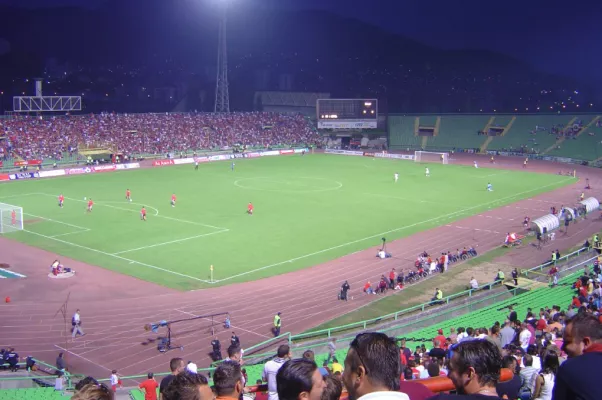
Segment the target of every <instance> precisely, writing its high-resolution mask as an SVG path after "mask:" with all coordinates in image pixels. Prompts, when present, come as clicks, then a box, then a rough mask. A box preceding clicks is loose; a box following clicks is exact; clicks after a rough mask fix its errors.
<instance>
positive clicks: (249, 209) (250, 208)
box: [247, 202, 253, 215]
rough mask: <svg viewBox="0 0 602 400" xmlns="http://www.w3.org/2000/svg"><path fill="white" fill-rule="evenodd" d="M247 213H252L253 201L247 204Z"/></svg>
mask: <svg viewBox="0 0 602 400" xmlns="http://www.w3.org/2000/svg"><path fill="white" fill-rule="evenodd" d="M247 214H249V215H253V203H251V202H249V205H248V206H247Z"/></svg>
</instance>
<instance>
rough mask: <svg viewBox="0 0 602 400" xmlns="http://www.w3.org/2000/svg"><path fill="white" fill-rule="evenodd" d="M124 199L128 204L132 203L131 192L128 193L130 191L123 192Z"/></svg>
mask: <svg viewBox="0 0 602 400" xmlns="http://www.w3.org/2000/svg"><path fill="white" fill-rule="evenodd" d="M125 199H126V200H127V201H129V202H132V192H130V189H126V190H125Z"/></svg>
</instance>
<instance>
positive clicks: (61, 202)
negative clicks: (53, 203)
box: [59, 193, 65, 208]
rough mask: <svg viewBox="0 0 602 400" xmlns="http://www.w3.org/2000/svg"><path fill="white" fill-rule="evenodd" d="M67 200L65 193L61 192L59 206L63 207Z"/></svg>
mask: <svg viewBox="0 0 602 400" xmlns="http://www.w3.org/2000/svg"><path fill="white" fill-rule="evenodd" d="M64 202H65V196H63V194H62V193H61V194H59V207H61V208H63V203H64Z"/></svg>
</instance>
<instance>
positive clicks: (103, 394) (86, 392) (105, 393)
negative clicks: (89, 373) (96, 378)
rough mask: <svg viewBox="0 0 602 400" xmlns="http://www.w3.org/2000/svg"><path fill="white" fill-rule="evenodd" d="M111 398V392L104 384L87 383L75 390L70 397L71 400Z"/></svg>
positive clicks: (105, 399) (102, 399)
mask: <svg viewBox="0 0 602 400" xmlns="http://www.w3.org/2000/svg"><path fill="white" fill-rule="evenodd" d="M97 383H98V382H97ZM113 398H114V396H113V391H111V389H109V388H108V387H107V385H105V384H104V383H103V384H94V383H88V384H86V385H84V386H82V387H80V388H79V389H78V390H76V392H75V393H74V394H73V396H72V397H71V399H75V400H90V399H94V400H113Z"/></svg>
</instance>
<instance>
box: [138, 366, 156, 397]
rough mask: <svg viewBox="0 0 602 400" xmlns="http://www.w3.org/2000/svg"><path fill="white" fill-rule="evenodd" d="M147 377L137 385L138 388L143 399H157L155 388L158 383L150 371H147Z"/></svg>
mask: <svg viewBox="0 0 602 400" xmlns="http://www.w3.org/2000/svg"><path fill="white" fill-rule="evenodd" d="M147 378H148V379H147V380H145V381H144V382H142V383H141V384H140V385H138V388H140V389H142V391H143V392H144V400H157V388H158V387H159V384H158V383H157V381H156V380H155V376H154V374H153V373H152V372H149V373H148V375H147Z"/></svg>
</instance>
